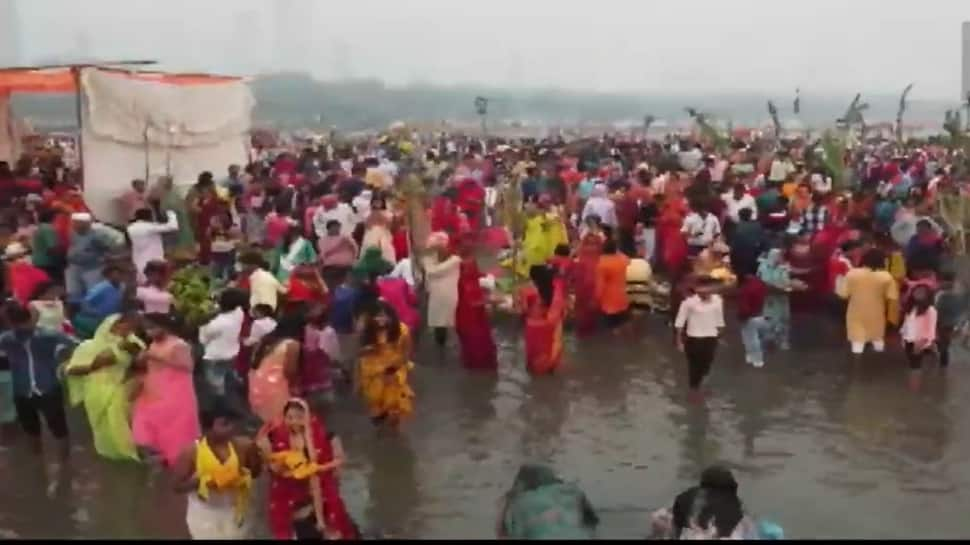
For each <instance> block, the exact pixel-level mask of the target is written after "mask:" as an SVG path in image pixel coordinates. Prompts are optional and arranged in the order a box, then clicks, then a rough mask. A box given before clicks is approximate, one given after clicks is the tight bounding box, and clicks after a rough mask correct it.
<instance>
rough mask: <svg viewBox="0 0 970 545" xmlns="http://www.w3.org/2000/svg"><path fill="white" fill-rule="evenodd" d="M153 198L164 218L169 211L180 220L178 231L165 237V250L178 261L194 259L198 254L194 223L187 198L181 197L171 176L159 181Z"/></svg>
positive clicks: (163, 177)
mask: <svg viewBox="0 0 970 545" xmlns="http://www.w3.org/2000/svg"><path fill="white" fill-rule="evenodd" d="M153 197H154V198H155V199H158V208H159V210H158V212H159V213H161V215H162V217H163V218H164V217H165V216H166V215H167V214H168V211H169V210H171V211H172V212H175V218H176V219H177V220H178V225H179V228H178V231H175V232H174V233H167V234H166V235H165V236H164V241H165V250H166V252H168V253H169V254H171V255H172V256H173V257H175V258H177V259H194V258H195V254H196V246H195V233H194V232H193V230H192V226H193V224H192V221H191V219H190V217H189V208H188V205H187V204H186V203H187V202H188V201H189V198H188V196H187V197H181V196H180V194H179V191H178V189H176V187H175V184H174V182H173V181H172V178H171V177H170V176H162V177H161V178H159V179H158V183H157V184H156V185H155V188H154V191H153Z"/></svg>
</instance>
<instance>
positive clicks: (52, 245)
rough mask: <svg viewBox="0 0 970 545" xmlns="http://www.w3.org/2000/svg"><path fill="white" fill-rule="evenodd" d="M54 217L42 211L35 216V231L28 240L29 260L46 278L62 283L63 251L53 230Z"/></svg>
mask: <svg viewBox="0 0 970 545" xmlns="http://www.w3.org/2000/svg"><path fill="white" fill-rule="evenodd" d="M54 215H55V212H54V211H53V210H42V211H41V212H40V213H39V214H38V215H37V230H36V231H34V235H33V236H32V237H31V239H30V249H31V255H30V259H31V261H32V262H33V264H34V266H35V267H37V268H40V269H43V270H44V272H46V273H47V276H49V277H51V278H52V279H59V280H61V281H63V278H64V249H63V248H61V246H60V243H59V241H58V239H57V231H55V230H54V224H53V222H54Z"/></svg>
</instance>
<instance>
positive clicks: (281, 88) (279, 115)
mask: <svg viewBox="0 0 970 545" xmlns="http://www.w3.org/2000/svg"><path fill="white" fill-rule="evenodd" d="M251 87H252V90H253V95H254V96H255V97H256V102H257V105H256V110H255V113H254V117H255V121H256V123H257V124H261V125H276V126H280V127H330V126H336V127H338V128H339V129H340V130H357V129H368V128H383V127H386V126H387V125H388V124H389V123H391V122H393V121H395V120H403V121H421V122H425V123H437V122H440V121H442V120H448V121H468V122H472V121H475V120H476V119H477V114H476V112H475V107H474V101H475V97H476V96H486V97H488V99H489V102H488V115H489V118H490V120H492V121H493V122H501V121H511V120H517V121H523V122H527V123H562V124H575V123H591V124H592V123H613V122H618V121H624V120H625V121H629V122H632V123H633V124H634V125H636V124H639V123H642V120H643V118H644V116H645V115H647V114H649V115H650V116H654V117H655V118H656V119H657V120H661V121H666V122H668V123H670V122H682V121H686V115H685V114H684V107H685V105H688V104H693V105H697V106H698V107H699V108H702V109H703V110H704V111H706V112H710V113H711V114H712V116H713V117H714V118H715V119H717V120H724V121H726V120H731V121H733V122H734V124H735V126H742V125H746V124H749V125H750V124H756V125H762V124H764V123H770V119H769V117H768V113H767V111H766V110H765V106H764V105H765V101H766V100H767V99H771V98H773V97H769V96H766V95H761V94H757V93H752V94H745V95H740V94H737V95H723V96H719V95H718V94H717V91H716V90H712V92H711V93H709V94H706V95H705V94H700V93H694V94H691V95H686V94H670V95H662V94H652V95H649V96H646V95H634V94H620V93H610V94H606V93H591V92H571V91H561V90H510V89H500V88H491V89H489V88H482V87H473V86H442V85H431V84H413V85H407V86H388V85H385V84H384V83H382V82H381V81H379V80H376V79H360V80H345V81H318V80H314V79H312V78H311V77H310V76H308V75H306V74H302V73H281V74H273V75H267V76H262V77H259V78H256V79H254V80H253V81H252V82H251ZM774 98H776V99H777V100H778V103H779V104H791V101H790V100H787V99H788V98H790V97H774ZM867 100H868V101H869V102H870V104H871V108H870V110H869V114H868V115H869V116H870V118H871V119H874V120H875V119H880V118H884V119H886V120H890V119H893V118H894V116H895V113H896V98H895V97H893V96H892V95H889V94H887V95H885V96H874V95H867ZM845 103H846V97H826V98H821V97H812V96H809V95H805V94H803V95H802V96H801V104H802V106H801V113H800V115H799V116H798V119H799V120H800V121H801V122H803V123H807V124H827V123H832V122H834V120H835V119H836V118H837V117H838V116H839V115H841V113H842V110H843V109H844V105H845ZM949 107H952V105H950V104H948V103H937V102H925V101H924V102H920V101H918V100H914V101H911V104H910V107H909V111H908V113H907V119H911V120H913V121H914V122H920V121H923V122H926V121H929V122H940V120H942V118H943V112H944V111H945V110H946V109H947V108H949ZM14 108H15V111H16V112H17V113H18V114H19V115H22V116H26V117H29V118H31V119H32V120H34V122H35V123H36V124H37V125H39V126H44V127H52V126H72V125H73V123H74V102H73V98H72V97H69V96H61V95H56V96H44V95H24V96H17V97H15V99H14ZM781 110H782V111H781V112H780V114H779V115H780V117H781V119H782V120H783V121H784V120H787V119H792V118H794V117H795V114H794V113H793V112H792V111H791V108H782V109H781Z"/></svg>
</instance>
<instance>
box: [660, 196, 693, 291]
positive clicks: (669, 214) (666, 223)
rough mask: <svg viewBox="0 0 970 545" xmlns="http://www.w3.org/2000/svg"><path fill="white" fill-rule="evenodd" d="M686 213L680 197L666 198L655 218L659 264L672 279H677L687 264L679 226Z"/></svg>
mask: <svg viewBox="0 0 970 545" xmlns="http://www.w3.org/2000/svg"><path fill="white" fill-rule="evenodd" d="M686 215H687V204H686V203H685V202H684V199H683V198H682V197H680V198H675V199H673V200H667V201H666V204H665V205H664V208H663V210H662V211H661V212H660V218H659V219H658V220H657V244H658V251H659V252H660V257H661V264H662V265H663V266H664V270H666V271H667V274H668V275H670V277H671V278H672V279H677V278H679V277H680V274H681V273H682V272H683V271H684V269H685V266H686V265H687V241H686V240H685V239H684V235H683V234H681V232H680V228H681V226H682V225H683V223H684V216H686Z"/></svg>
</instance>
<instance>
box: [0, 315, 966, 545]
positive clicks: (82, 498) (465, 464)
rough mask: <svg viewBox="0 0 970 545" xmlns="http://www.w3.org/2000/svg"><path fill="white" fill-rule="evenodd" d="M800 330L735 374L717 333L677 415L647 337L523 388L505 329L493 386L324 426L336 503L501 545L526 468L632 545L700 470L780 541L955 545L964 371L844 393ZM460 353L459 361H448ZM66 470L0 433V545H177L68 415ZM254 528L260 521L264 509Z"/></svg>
mask: <svg viewBox="0 0 970 545" xmlns="http://www.w3.org/2000/svg"><path fill="white" fill-rule="evenodd" d="M805 322H808V320H807V319H805V318H799V317H796V326H800V327H796V329H795V339H794V340H795V343H794V344H795V347H794V350H793V351H792V352H791V353H788V354H779V353H773V354H770V355H769V357H768V359H767V366H766V367H765V368H764V369H753V368H750V367H746V366H745V365H743V361H744V360H743V354H742V352H741V348H740V343H739V338H738V332H737V329H736V328H729V330H728V335H727V340H726V342H725V343H724V344H722V346H721V347H720V349H719V353H718V357H717V361H716V363H715V366H714V370H713V372H712V375H711V378H710V379H709V384H708V387H709V388H710V389H711V395H710V397H709V399H708V404H707V409H706V410H705V409H699V408H692V407H688V406H687V405H686V404H685V384H686V376H685V369H684V367H685V364H684V362H683V359H682V356H681V355H680V354H678V353H677V352H676V351H675V350H674V349H673V347H672V345H671V342H670V334H669V332H668V330H667V329H666V328H664V326H663V324H662V323H661V321H660V320H659V319H656V318H654V317H648V318H646V319H645V321H644V322H643V323H642V324H641V325H640V326H639V331H638V334H637V335H636V336H635V337H633V338H630V339H625V338H624V339H615V338H612V337H609V336H600V337H596V338H593V339H589V340H582V341H581V342H579V341H576V340H575V339H572V338H571V337H568V338H567V356H566V362H565V366H564V368H563V369H562V371H561V372H560V373H559V374H557V375H555V376H551V377H543V378H541V379H537V380H533V379H532V378H531V377H529V375H528V374H527V373H526V372H525V371H524V360H523V356H522V348H521V346H520V343H521V332H520V331H519V328H517V327H515V326H514V325H513V324H511V323H503V324H501V325H500V326H499V338H498V341H499V350H500V359H501V369H500V372H499V374H498V376H488V375H473V374H468V373H467V372H465V371H464V370H462V369H461V367H460V363H459V362H458V358H457V354H456V350H454V349H451V350H450V351H449V352H448V353H447V354H446V355H445V356H444V357H440V356H439V355H438V352H437V351H436V350H434V349H433V348H431V347H426V349H425V350H423V351H422V353H421V356H420V357H419V358H418V362H417V363H418V365H419V368H418V370H417V372H416V376H415V389H416V391H417V393H418V405H417V407H418V409H417V413H416V419H415V420H414V421H413V422H412V423H411V425H410V426H409V427H408V428H407V429H406V432H405V433H404V435H403V436H401V437H394V436H387V435H380V434H377V433H375V431H374V429H373V428H372V427H371V426H370V424H369V422H368V421H367V419H366V418H365V416H364V415H363V412H362V411H361V409H360V407H358V406H357V404H356V401H355V400H342V401H341V402H339V403H338V405H337V406H336V407H334V408H333V409H332V411H331V412H330V414H329V415H328V416H327V419H328V421H329V424H330V426H331V427H332V428H333V429H335V430H336V431H337V432H338V433H339V434H340V435H341V436H342V437H343V440H344V443H345V448H346V450H347V452H348V457H349V460H348V465H347V466H346V467H345V468H344V470H343V474H342V476H341V479H342V489H343V493H344V496H345V499H346V501H347V504H348V507H349V508H350V510H351V512H352V513H353V514H354V516H355V518H357V520H358V522H359V523H360V525H361V526H362V528H364V529H366V530H380V531H382V532H384V533H386V534H388V535H390V536H393V537H426V538H459V537H478V538H490V537H493V536H494V529H495V519H496V511H497V505H498V499H499V497H500V495H501V494H503V493H504V492H505V490H506V488H507V487H508V486H509V484H510V483H511V481H512V478H513V476H514V473H515V471H516V469H517V468H518V466H519V464H521V463H523V462H527V461H539V462H545V463H550V464H552V465H553V466H554V467H556V468H557V469H558V470H559V471H560V472H561V473H562V474H563V476H565V477H566V478H567V479H575V480H578V481H579V483H580V484H581V486H582V487H583V488H584V489H585V490H586V492H587V494H588V495H589V496H590V498H591V500H592V502H593V504H594V505H595V506H596V507H597V508H598V509H599V511H600V513H601V519H602V525H601V530H600V535H601V536H604V537H621V538H622V537H627V538H636V537H642V536H643V535H645V534H646V533H647V531H648V522H647V514H648V513H649V511H650V510H651V509H653V508H656V507H660V506H665V505H668V504H669V503H670V502H671V501H672V498H673V496H674V495H675V494H677V493H678V492H680V491H681V490H682V489H683V488H685V487H686V486H689V485H690V484H692V483H693V482H694V481H695V480H696V478H697V475H698V473H699V472H700V470H701V469H702V468H703V467H704V466H706V465H708V464H710V463H712V462H722V463H725V464H726V465H728V466H729V467H731V468H732V469H733V470H734V471H735V473H736V476H737V478H738V480H739V482H740V484H741V495H742V499H743V500H744V502H745V504H746V505H747V506H748V507H749V508H750V509H751V510H752V511H753V512H754V513H756V514H760V515H762V516H764V517H767V518H770V519H772V520H775V521H777V522H779V523H780V524H782V525H783V526H784V528H785V530H786V533H787V534H788V535H789V536H792V537H799V536H801V537H872V538H879V537H882V538H889V537H940V538H943V537H958V536H963V535H965V531H964V529H965V528H966V524H965V522H964V519H965V514H964V512H963V511H964V509H963V508H962V507H963V506H964V505H965V504H966V503H965V501H964V496H965V494H966V493H965V492H964V490H965V484H966V481H967V477H968V471H970V470H968V469H966V468H967V465H966V464H965V463H963V461H964V459H965V458H966V457H967V456H968V455H970V444H968V439H970V433H968V430H967V429H966V427H967V425H966V424H965V420H964V419H963V418H961V417H962V415H963V414H965V413H966V412H967V409H968V401H967V400H968V395H967V394H968V390H970V386H968V381H970V378H968V376H967V375H968V373H967V372H966V369H965V368H964V367H965V366H964V365H961V364H964V363H965V362H966V361H967V357H966V353H959V354H956V355H955V357H954V358H953V359H954V367H955V368H954V369H951V370H950V371H949V376H948V378H947V380H946V381H944V380H943V379H942V377H941V376H940V374H939V373H938V372H937V371H936V370H935V369H930V370H929V371H928V372H927V377H926V380H925V384H924V390H923V391H922V392H921V393H919V394H911V393H909V392H908V391H907V390H906V389H905V370H906V369H905V360H904V358H903V355H902V354H901V353H899V352H898V351H890V352H889V353H887V354H884V355H873V356H871V357H868V358H867V360H866V362H865V364H864V367H863V369H861V370H860V371H858V372H857V373H855V374H853V373H852V372H851V371H850V367H849V366H848V360H847V357H846V350H845V348H846V347H845V346H844V344H843V342H842V338H843V331H842V328H841V324H840V323H839V322H837V321H835V320H831V321H830V322H822V321H820V320H814V321H811V322H810V323H805ZM452 342H454V341H452ZM73 416H74V419H73V422H72V423H73V426H72V430H74V431H75V436H83V438H80V439H79V440H78V441H76V443H77V446H75V449H74V453H73V458H72V460H71V462H70V463H69V464H67V465H65V466H63V467H56V465H55V464H54V463H53V461H51V460H48V461H46V462H44V461H41V460H36V459H34V458H33V457H32V456H30V455H29V454H28V453H27V452H25V450H24V449H23V448H22V446H21V445H19V444H18V443H17V442H16V435H17V434H16V433H15V431H14V432H11V431H10V430H5V433H4V436H3V441H2V445H3V448H2V449H0V475H2V476H3V479H4V484H5V485H6V486H5V487H4V488H5V491H4V494H2V495H0V538H12V537H116V538H122V537H183V536H186V535H187V534H186V530H185V524H184V512H185V501H184V498H181V497H178V496H175V495H174V494H172V493H170V492H169V488H170V484H169V482H168V481H167V479H166V478H165V476H164V475H162V474H158V473H154V472H152V471H151V470H148V469H146V468H144V467H141V466H137V465H133V464H113V463H106V462H104V461H101V460H99V459H97V457H96V456H95V455H94V453H93V450H92V449H91V448H90V441H89V440H88V438H87V429H86V428H87V426H86V423H84V422H83V421H82V420H81V415H79V414H75V415H73ZM255 502H256V503H255V505H254V508H255V509H256V510H261V509H264V508H265V500H264V497H263V492H262V490H260V491H259V492H258V497H257V498H256V499H255Z"/></svg>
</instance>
